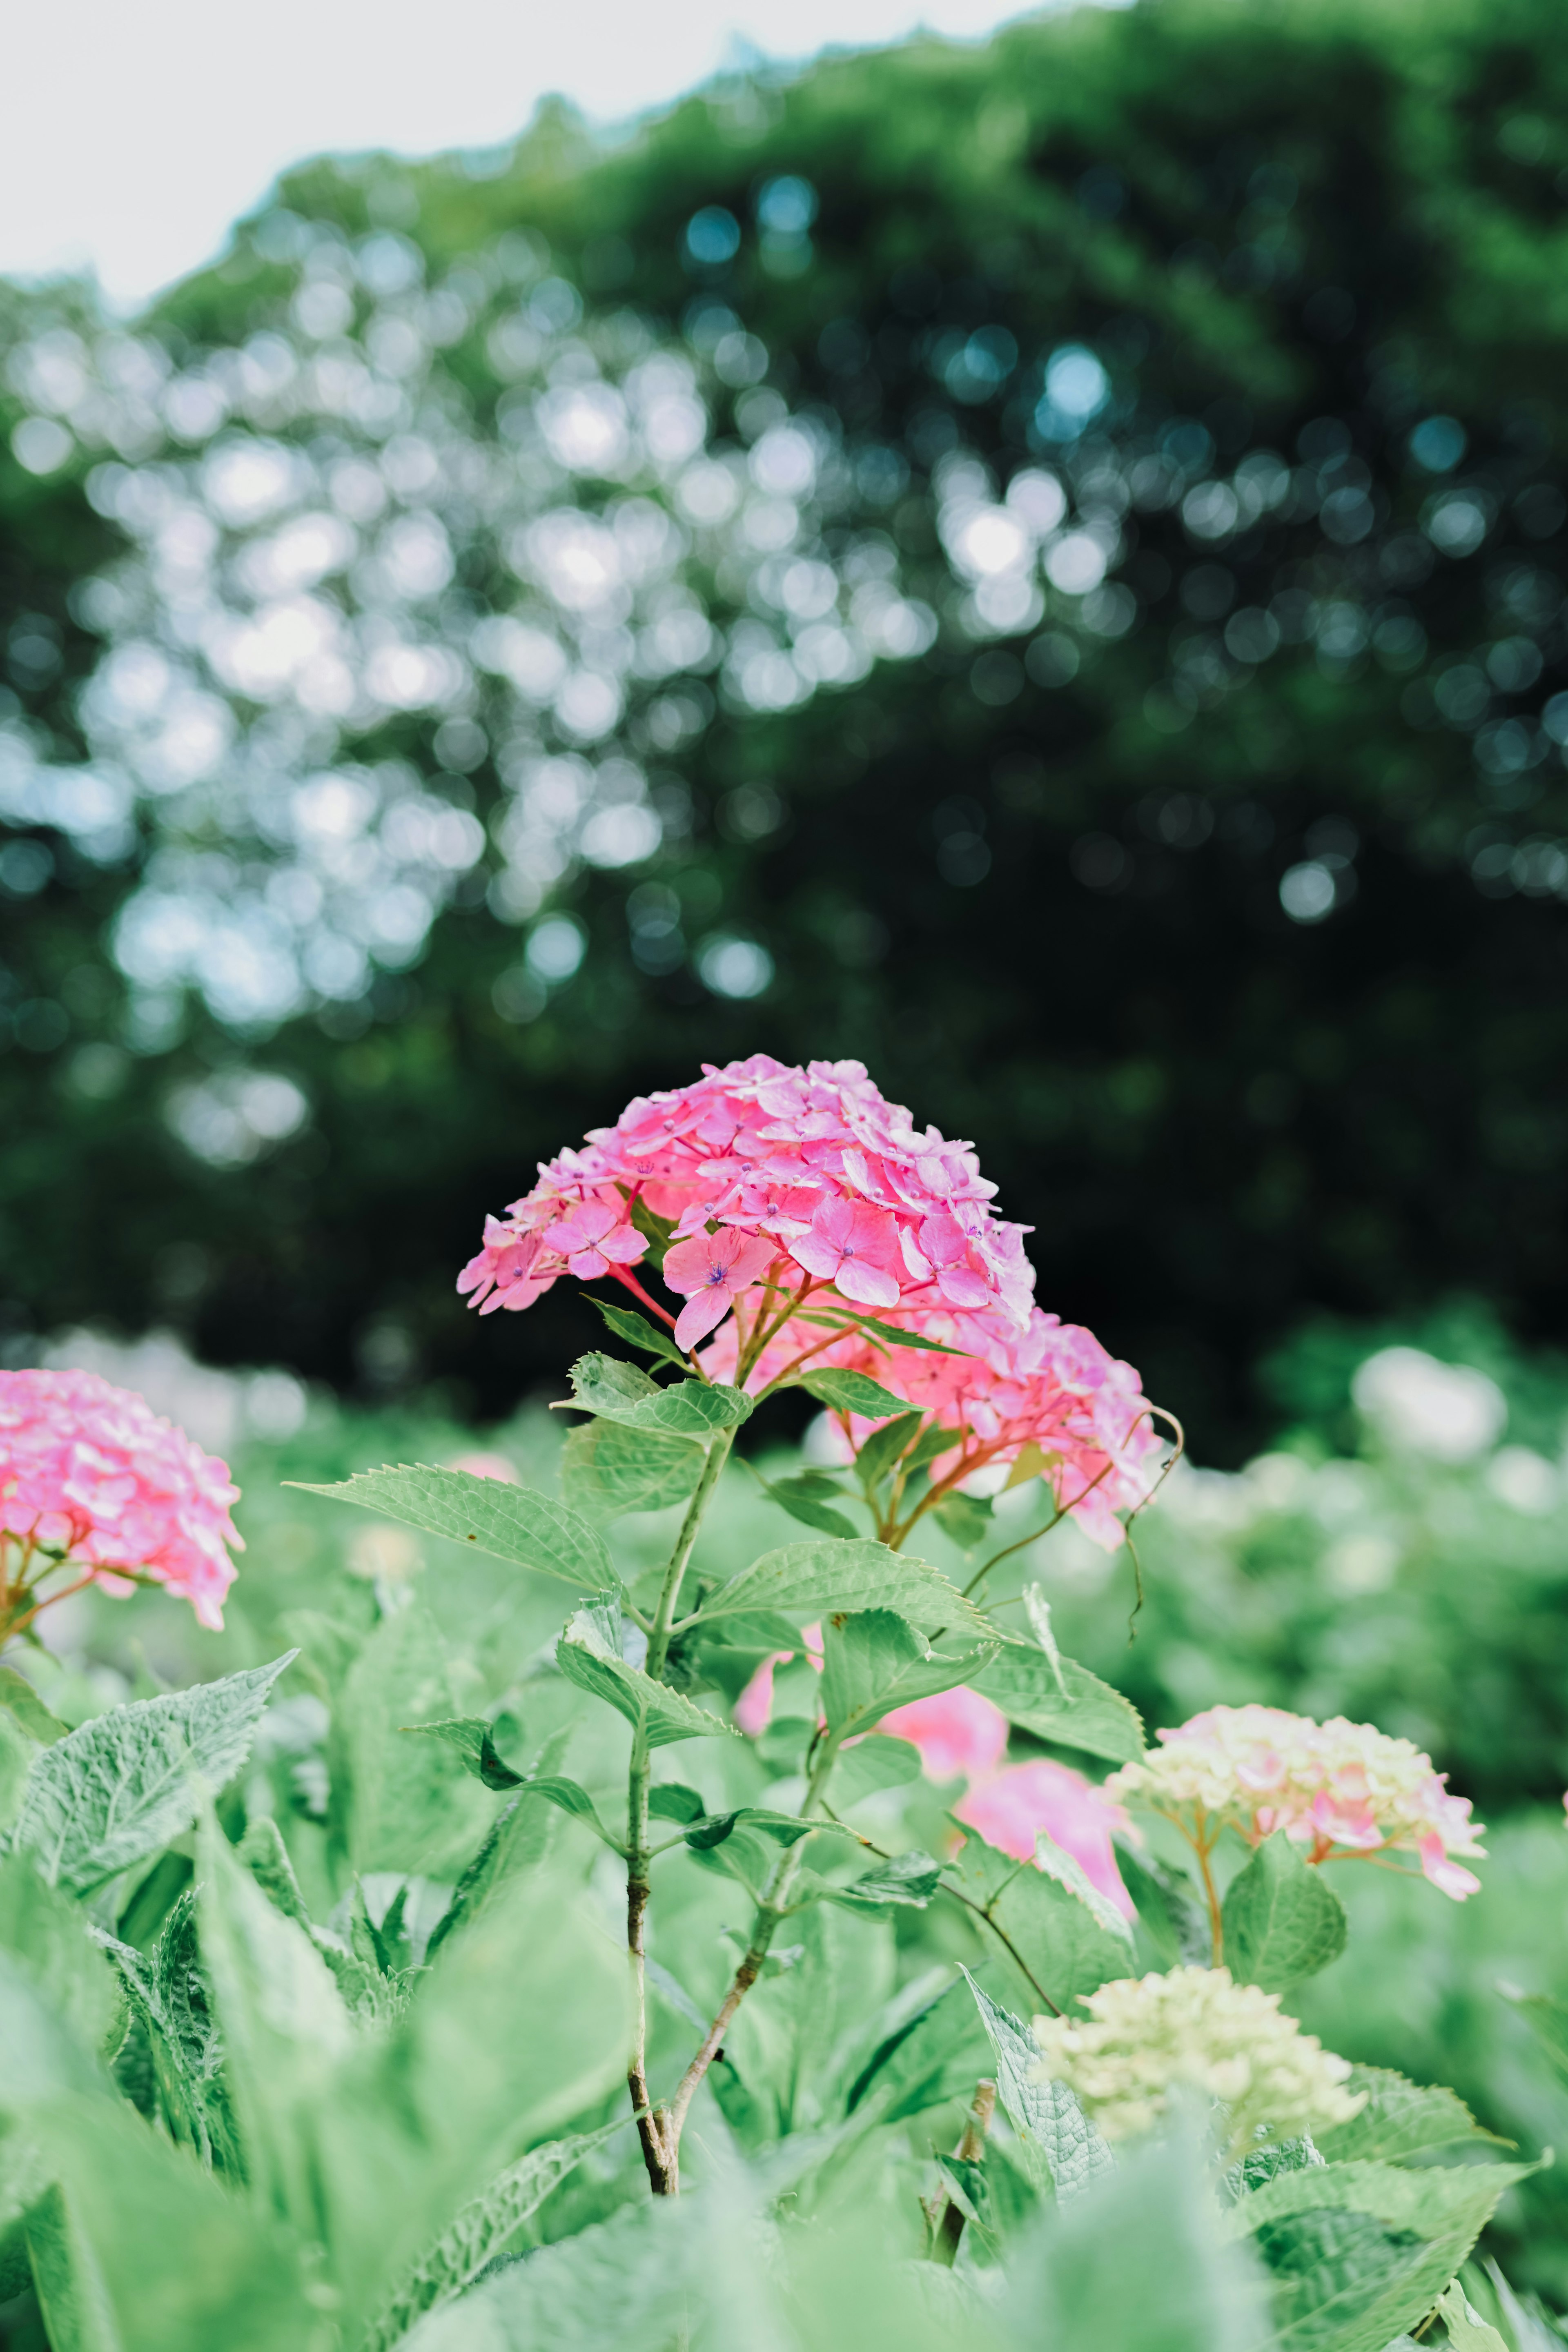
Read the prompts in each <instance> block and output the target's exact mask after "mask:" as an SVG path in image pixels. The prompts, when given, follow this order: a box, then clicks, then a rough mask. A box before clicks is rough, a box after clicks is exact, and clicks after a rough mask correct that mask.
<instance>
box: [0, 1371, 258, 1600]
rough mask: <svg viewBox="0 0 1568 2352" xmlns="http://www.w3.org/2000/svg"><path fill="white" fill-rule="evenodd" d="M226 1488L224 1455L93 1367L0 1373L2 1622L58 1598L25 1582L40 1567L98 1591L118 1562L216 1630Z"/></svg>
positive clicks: (115, 1585)
mask: <svg viewBox="0 0 1568 2352" xmlns="http://www.w3.org/2000/svg"><path fill="white" fill-rule="evenodd" d="M238 1495H239V1489H238V1488H237V1486H234V1485H232V1484H231V1482H230V1479H229V1475H228V1465H227V1464H226V1463H223V1462H219V1461H217V1460H216V1459H215V1458H214V1457H213V1456H212V1455H211V1454H204V1453H203V1452H202V1451H201V1449H200V1447H199V1446H197V1445H195V1444H194V1443H193V1442H192V1440H191V1439H190V1438H189V1437H187V1436H186V1434H185V1433H184V1430H183V1429H177V1428H176V1427H175V1426H174V1423H173V1422H168V1421H163V1420H161V1419H160V1418H159V1416H158V1415H157V1414H156V1413H155V1412H153V1409H152V1407H151V1406H150V1405H149V1404H147V1403H146V1402H145V1401H144V1399H142V1397H139V1396H133V1395H132V1393H131V1391H129V1390H127V1389H117V1388H113V1387H111V1386H110V1382H109V1381H106V1380H102V1379H100V1376H99V1375H98V1373H96V1372H77V1371H66V1372H42V1371H22V1372H0V1534H3V1535H4V1536H5V1537H7V1538H10V1541H9V1543H8V1544H5V1545H4V1546H0V1551H3V1552H4V1555H5V1585H6V1591H5V1609H6V1620H7V1622H6V1630H8V1631H13V1632H14V1631H16V1629H17V1627H18V1626H19V1625H20V1624H24V1623H26V1622H30V1620H31V1618H32V1617H33V1616H34V1615H36V1614H37V1609H38V1608H39V1607H43V1606H47V1601H48V1600H50V1599H58V1597H59V1596H58V1594H53V1595H45V1596H43V1597H42V1598H41V1599H40V1598H38V1597H37V1595H36V1591H35V1590H34V1588H35V1587H36V1585H37V1580H38V1579H39V1577H40V1576H41V1575H43V1574H45V1573H47V1572H48V1571H49V1570H50V1569H51V1568H52V1567H58V1568H60V1569H63V1570H76V1571H77V1575H76V1577H75V1580H74V1582H75V1583H89V1582H93V1581H96V1582H98V1583H100V1584H101V1585H102V1586H103V1587H104V1588H105V1590H106V1591H124V1590H125V1589H126V1588H125V1585H124V1583H123V1581H122V1578H123V1575H124V1574H125V1573H128V1572H134V1573H138V1574H142V1575H147V1576H151V1577H153V1578H155V1579H156V1580H157V1581H158V1582H159V1583H161V1584H166V1585H167V1586H168V1588H169V1590H170V1591H171V1592H177V1593H179V1594H181V1595H182V1596H183V1598H184V1599H185V1600H187V1601H189V1602H190V1603H191V1606H192V1607H193V1608H194V1609H195V1612H196V1616H197V1618H198V1619H199V1621H200V1622H201V1623H202V1624H204V1625H207V1626H211V1627H212V1628H214V1629H215V1630H216V1628H218V1627H220V1626H221V1625H222V1623H223V1600H224V1595H225V1593H226V1591H228V1588H229V1586H230V1585H231V1584H232V1583H233V1581H234V1575H235V1570H234V1563H233V1561H232V1560H231V1559H230V1558H229V1556H228V1548H229V1547H230V1546H232V1547H233V1548H234V1549H236V1550H241V1549H244V1547H243V1545H242V1544H241V1541H240V1538H239V1536H238V1534H237V1532H236V1529H235V1526H234V1522H233V1520H232V1519H231V1517H229V1506H230V1504H231V1503H234V1502H236V1501H237V1499H238ZM24 1603H25V1604H26V1606H25V1610H24V1608H23V1604H24Z"/></svg>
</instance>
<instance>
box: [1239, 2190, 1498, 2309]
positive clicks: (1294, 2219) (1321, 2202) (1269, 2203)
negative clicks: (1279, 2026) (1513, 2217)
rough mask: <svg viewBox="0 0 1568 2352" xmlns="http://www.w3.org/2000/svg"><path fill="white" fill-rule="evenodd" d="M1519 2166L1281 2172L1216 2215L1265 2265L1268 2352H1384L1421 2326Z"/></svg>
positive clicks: (1489, 2217) (1488, 2218)
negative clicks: (1269, 2278)
mask: <svg viewBox="0 0 1568 2352" xmlns="http://www.w3.org/2000/svg"><path fill="white" fill-rule="evenodd" d="M1531 2169H1532V2168H1531V2166H1528V2165H1510V2164H1496V2165H1453V2166H1440V2165H1425V2166H1423V2167H1421V2168H1420V2169H1419V2170H1416V2171H1406V2170H1405V2169H1404V2168H1401V2167H1400V2166H1398V2165H1385V2164H1370V2163H1363V2162H1352V2163H1348V2164H1332V2165H1327V2166H1324V2165H1313V2166H1310V2167H1309V2168H1306V2169H1304V2170H1301V2171H1295V2172H1286V2173H1279V2174H1277V2175H1276V2176H1275V2178H1274V2179H1272V2180H1268V2181H1266V2182H1265V2183H1264V2184H1263V2186H1262V2187H1261V2188H1260V2189H1254V2190H1253V2191H1252V2192H1251V2194H1250V2195H1249V2196H1247V2197H1243V2198H1242V2199H1241V2200H1239V2202H1238V2203H1237V2204H1236V2205H1234V2206H1233V2207H1232V2208H1231V2209H1230V2211H1229V2212H1228V2213H1227V2214H1226V2217H1225V2220H1224V2222H1223V2223H1222V2228H1223V2230H1224V2231H1225V2234H1226V2236H1228V2237H1231V2238H1235V2239H1238V2240H1245V2239H1247V2238H1251V2239H1252V2240H1253V2241H1254V2242H1255V2243H1256V2245H1257V2247H1258V2252H1260V2253H1261V2255H1262V2257H1263V2259H1264V2261H1265V2263H1268V2266H1269V2268H1270V2269H1271V2270H1272V2271H1273V2273H1274V2292H1273V2307H1272V2319H1273V2327H1272V2331H1271V2333H1270V2334H1269V2336H1268V2338H1267V2343H1268V2347H1270V2352H1275V2347H1278V2352H1384V2347H1385V2346H1386V2345H1387V2344H1388V2343H1389V2341H1390V2339H1391V2337H1394V2336H1398V2335H1399V2334H1400V2333H1401V2332H1402V2331H1405V2330H1408V2329H1410V2328H1412V2327H1415V2326H1418V2325H1419V2323H1420V2322H1421V2321H1422V2320H1423V2319H1425V2317H1426V2315H1427V2313H1428V2312H1429V2311H1430V2310H1431V2309H1432V2307H1433V2305H1434V2304H1435V2303H1436V2300H1437V2297H1438V2296H1439V2295H1440V2294H1442V2293H1443V2291H1444V2289H1445V2288H1446V2287H1447V2284H1448V2283H1449V2281H1450V2280H1451V2279H1452V2277H1453V2275H1454V2273H1455V2272H1456V2271H1457V2270H1458V2267H1459V2264H1460V2263H1462V2262H1463V2261H1464V2259H1465V2256H1466V2255H1467V2253H1468V2252H1469V2250H1470V2248H1471V2246H1472V2245H1473V2244H1474V2243H1475V2241H1476V2239H1477V2238H1478V2237H1479V2234H1480V2231H1482V2230H1483V2229H1484V2228H1485V2226H1486V2224H1487V2222H1488V2221H1489V2220H1490V2219H1491V2215H1492V2211H1493V2210H1494V2208H1495V2207H1496V2204H1497V2201H1498V2199H1499V2198H1500V2196H1501V2194H1502V2192H1503V2190H1504V2189H1508V2188H1510V2187H1511V2186H1512V2184H1513V2183H1514V2182H1515V2181H1516V2180H1521V2179H1524V2177H1525V2175H1526V2174H1527V2173H1528V2172H1529V2171H1531Z"/></svg>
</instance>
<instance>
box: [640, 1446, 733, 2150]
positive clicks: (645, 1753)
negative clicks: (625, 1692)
mask: <svg viewBox="0 0 1568 2352" xmlns="http://www.w3.org/2000/svg"><path fill="white" fill-rule="evenodd" d="M733 1436H734V1433H733V1432H732V1431H731V1430H721V1432H720V1433H719V1434H718V1435H717V1436H716V1437H715V1438H714V1439H713V1440H712V1442H711V1444H710V1446H709V1448H708V1459H707V1460H706V1462H704V1464H703V1465H702V1475H701V1476H700V1478H699V1480H698V1482H697V1486H696V1490H695V1492H694V1493H693V1495H692V1497H691V1500H690V1502H689V1504H688V1506H687V1510H686V1517H685V1518H684V1519H683V1520H682V1521H681V1523H680V1533H679V1535H678V1536H677V1538H676V1539H675V1549H674V1550H673V1551H672V1552H671V1553H670V1555H669V1564H668V1567H667V1568H666V1570H665V1571H664V1583H663V1585H662V1587H661V1589H660V1591H659V1596H658V1608H657V1609H656V1610H655V1612H654V1617H653V1624H652V1627H651V1629H650V1631H649V1633H648V1637H647V1667H646V1671H647V1673H648V1674H649V1675H652V1677H653V1679H654V1680H655V1682H659V1681H662V1680H663V1677H664V1668H665V1662H666V1660H667V1659H668V1656H669V1640H670V1628H671V1626H672V1624H673V1622H674V1619H675V1604H676V1601H677V1600H678V1598H679V1592H680V1585H681V1579H682V1578H683V1577H684V1576H685V1574H686V1570H687V1565H688V1562H689V1560H690V1558H691V1549H692V1546H693V1545H694V1544H695V1543H696V1541H697V1533H698V1529H699V1528H700V1527H701V1525H702V1518H703V1514H704V1513H705V1512H706V1510H707V1508H708V1505H709V1503H710V1501H711V1499H712V1496H713V1489H714V1487H715V1486H717V1485H718V1483H719V1477H720V1474H721V1471H722V1469H723V1467H724V1465H725V1463H726V1461H727V1460H728V1459H729V1454H730V1448H731V1444H732V1443H733ZM650 1777H651V1776H650V1772H649V1749H648V1740H647V1728H646V1727H645V1726H644V1725H643V1724H641V1723H639V1724H638V1725H637V1729H636V1731H635V1732H634V1733H633V1735H632V1756H631V1764H630V1766H629V1768H628V1770H627V1774H626V1956H627V1958H628V1959H629V1961H630V1963H631V1979H632V2054H631V2059H630V2062H629V2063H628V2065H627V2067H626V2089H627V2091H628V2092H629V2094H630V2095H631V2102H632V2111H633V2113H634V2114H635V2115H636V2116H637V2136H638V2137H639V2138H640V2140H641V2142H642V2152H643V2162H644V2163H645V2164H646V2165H647V2177H648V2183H649V2186H650V2187H651V2189H652V2190H653V2193H654V2195H655V2196H656V2197H669V2196H673V2195H674V2193H675V2189H676V2187H677V2183H678V2177H679V2176H678V2174H677V2170H676V2148H677V2145H678V2142H679V2126H677V2128H676V2129H675V2131H674V2132H671V2131H670V2129H669V2125H668V2117H667V2116H666V2114H665V2112H664V2110H663V2109H662V2108H656V2107H655V2106H654V2105H653V2103H652V2101H651V2100H650V2099H649V2097H648V2089H647V1965H646V1964H647V1934H646V1930H647V1903H648V1864H649V1862H650V1860H651V1856H650V1855H649V1853H648V1826H647V1823H648V1811H647V1801H648V1789H649V1784H650Z"/></svg>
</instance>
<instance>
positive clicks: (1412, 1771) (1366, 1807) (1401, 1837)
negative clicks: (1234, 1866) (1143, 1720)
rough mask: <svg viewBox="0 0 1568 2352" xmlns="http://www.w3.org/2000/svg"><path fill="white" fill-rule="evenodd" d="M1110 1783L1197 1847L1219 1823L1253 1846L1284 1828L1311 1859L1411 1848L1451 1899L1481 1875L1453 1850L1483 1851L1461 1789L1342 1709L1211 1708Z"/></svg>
mask: <svg viewBox="0 0 1568 2352" xmlns="http://www.w3.org/2000/svg"><path fill="white" fill-rule="evenodd" d="M1159 1737H1160V1738H1161V1740H1162V1741H1163V1746H1162V1747H1159V1748H1151V1749H1150V1751H1149V1753H1148V1754H1147V1755H1146V1756H1145V1757H1144V1758H1143V1759H1142V1761H1141V1762H1139V1763H1136V1764H1124V1765H1123V1766H1122V1767H1121V1770H1120V1771H1119V1772H1116V1773H1113V1774H1112V1776H1111V1778H1110V1780H1109V1781H1108V1782H1107V1783H1106V1786H1107V1788H1108V1789H1109V1790H1110V1791H1111V1792H1112V1794H1113V1795H1115V1796H1117V1797H1120V1798H1123V1799H1125V1800H1126V1801H1127V1802H1128V1803H1129V1804H1134V1805H1141V1806H1143V1807H1145V1808H1147V1809H1148V1810H1149V1811H1153V1812H1157V1813H1162V1814H1163V1815H1164V1816H1165V1817H1166V1818H1167V1819H1168V1820H1170V1821H1173V1822H1175V1823H1176V1825H1177V1826H1178V1828H1180V1829H1181V1831H1182V1832H1183V1834H1184V1836H1185V1837H1186V1838H1187V1839H1188V1840H1189V1842H1190V1843H1192V1844H1193V1845H1194V1846H1195V1847H1196V1848H1197V1849H1198V1850H1199V1852H1206V1851H1208V1850H1209V1849H1210V1848H1212V1846H1213V1843H1214V1840H1215V1836H1217V1834H1218V1832H1219V1831H1220V1830H1221V1829H1223V1828H1225V1827H1227V1826H1228V1827H1230V1828H1234V1829H1237V1830H1239V1831H1240V1832H1241V1834H1242V1835H1243V1837H1245V1838H1246V1839H1247V1842H1248V1843H1249V1844H1251V1845H1258V1844H1260V1843H1261V1842H1262V1841H1263V1839H1265V1838H1266V1837H1268V1836H1270V1835H1272V1833H1273V1832H1274V1831H1276V1830H1284V1831H1285V1832H1286V1834H1287V1835H1288V1836H1289V1837H1290V1838H1291V1839H1292V1840H1294V1842H1295V1843H1297V1844H1299V1845H1301V1846H1304V1847H1305V1848H1306V1849H1307V1853H1306V1859H1307V1860H1308V1861H1309V1862H1329V1861H1332V1860H1335V1859H1339V1858H1342V1857H1344V1856H1348V1855H1352V1854H1373V1853H1393V1852H1400V1853H1417V1854H1419V1855H1420V1857H1421V1868H1422V1870H1423V1872H1424V1873H1425V1874H1426V1877H1427V1878H1429V1879H1430V1880H1431V1882H1432V1884H1433V1885H1434V1886H1436V1887H1439V1888H1440V1889H1441V1890H1442V1892H1443V1893H1444V1894H1445V1895H1451V1896H1452V1897H1453V1899H1454V1901H1455V1902H1457V1903H1461V1902H1463V1901H1464V1898H1465V1897H1466V1895H1474V1894H1476V1893H1477V1892H1478V1891H1479V1886H1480V1881H1479V1878H1477V1877H1476V1876H1475V1874H1474V1873H1473V1872H1471V1871H1468V1870H1466V1869H1464V1868H1462V1867H1461V1866H1460V1864H1458V1863H1457V1862H1455V1861H1454V1860H1452V1859H1451V1857H1452V1856H1453V1855H1455V1854H1483V1853H1485V1848H1484V1847H1482V1846H1481V1845H1479V1844H1478V1843H1477V1839H1478V1837H1479V1835H1480V1834H1481V1824H1480V1823H1479V1822H1472V1821H1471V1819H1470V1804H1469V1800H1468V1798H1467V1797H1451V1796H1450V1795H1449V1794H1448V1791H1447V1787H1446V1785H1445V1782H1446V1780H1447V1775H1446V1774H1444V1773H1441V1772H1435V1771H1434V1770H1433V1769H1432V1759H1431V1758H1430V1757H1429V1756H1424V1755H1423V1754H1422V1753H1421V1750H1420V1749H1419V1748H1416V1747H1414V1746H1413V1745H1412V1743H1411V1742H1410V1741H1409V1740H1408V1739H1392V1738H1389V1737H1388V1736H1387V1734H1386V1733H1384V1732H1381V1731H1377V1730H1374V1729H1373V1726H1372V1725H1371V1724H1368V1723H1350V1722H1347V1720H1346V1719H1345V1717H1343V1716H1335V1717H1333V1718H1332V1720H1331V1722H1328V1723H1314V1722H1313V1721H1312V1720H1311V1718H1310V1717H1308V1716H1303V1715H1289V1714H1288V1713H1286V1711H1285V1710H1284V1709H1283V1708H1282V1707H1275V1706H1211V1707H1208V1708H1206V1709H1205V1712H1204V1713H1203V1714H1201V1715H1194V1717H1193V1718H1192V1720H1191V1721H1190V1722H1188V1723H1184V1724H1183V1725H1182V1726H1181V1727H1180V1728H1179V1729H1177V1730H1174V1731H1162V1732H1161V1733H1160V1735H1159Z"/></svg>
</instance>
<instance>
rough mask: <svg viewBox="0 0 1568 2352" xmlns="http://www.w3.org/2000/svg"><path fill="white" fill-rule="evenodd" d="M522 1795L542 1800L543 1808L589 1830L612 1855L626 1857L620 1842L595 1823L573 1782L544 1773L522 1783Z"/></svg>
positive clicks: (588, 1800)
mask: <svg viewBox="0 0 1568 2352" xmlns="http://www.w3.org/2000/svg"><path fill="white" fill-rule="evenodd" d="M522 1793H523V1795H524V1796H525V1797H542V1799H543V1801H544V1802H545V1803H546V1804H547V1805H554V1806H555V1807H556V1809H557V1810H558V1811H561V1812H563V1813H570V1814H571V1816H572V1818H573V1820H574V1821H576V1822H583V1824H584V1827H585V1828H587V1829H591V1830H592V1831H593V1832H594V1835H595V1837H596V1838H598V1839H600V1840H601V1841H602V1843H604V1844H605V1845H607V1846H608V1847H609V1849H610V1852H611V1853H618V1854H624V1853H626V1848H625V1846H624V1845H622V1843H621V1842H620V1840H619V1839H618V1838H613V1837H612V1836H611V1835H610V1832H609V1831H608V1830H607V1829H606V1828H605V1824H604V1822H602V1821H601V1820H600V1819H599V1816H598V1813H597V1811H595V1805H594V1800H593V1798H592V1797H590V1795H589V1794H588V1791H587V1790H586V1789H584V1788H580V1787H579V1786H578V1784H577V1782H576V1781H575V1780H566V1779H565V1778H564V1777H563V1775H562V1774H561V1773H559V1772H544V1773H541V1774H540V1775H539V1776H538V1777H537V1778H530V1779H528V1780H524V1782H523V1783H522Z"/></svg>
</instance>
